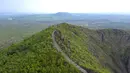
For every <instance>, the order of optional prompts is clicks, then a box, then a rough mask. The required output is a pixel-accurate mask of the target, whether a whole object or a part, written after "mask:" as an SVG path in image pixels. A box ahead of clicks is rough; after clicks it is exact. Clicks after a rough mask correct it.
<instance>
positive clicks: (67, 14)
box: [54, 12, 72, 16]
mask: <svg viewBox="0 0 130 73" xmlns="http://www.w3.org/2000/svg"><path fill="white" fill-rule="evenodd" d="M54 15H56V16H72V14H71V13H68V12H58V13H56V14H54Z"/></svg>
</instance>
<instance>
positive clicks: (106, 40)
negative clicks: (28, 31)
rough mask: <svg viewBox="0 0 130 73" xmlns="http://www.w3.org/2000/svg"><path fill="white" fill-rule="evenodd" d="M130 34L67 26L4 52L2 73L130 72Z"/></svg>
mask: <svg viewBox="0 0 130 73" xmlns="http://www.w3.org/2000/svg"><path fill="white" fill-rule="evenodd" d="M129 47H130V34H129V33H128V32H126V31H124V30H118V29H101V30H92V29H88V28H84V27H81V26H74V25H70V24H67V23H62V24H58V25H53V26H50V27H49V28H47V29H45V30H43V31H41V32H39V33H37V34H35V35H33V36H31V37H29V38H26V39H25V40H24V41H22V42H20V43H18V44H13V45H12V46H10V47H9V48H7V49H3V50H1V51H0V73H5V72H6V73H130V49H129Z"/></svg>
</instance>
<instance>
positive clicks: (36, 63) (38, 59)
mask: <svg viewBox="0 0 130 73" xmlns="http://www.w3.org/2000/svg"><path fill="white" fill-rule="evenodd" d="M53 30H54V28H53V27H50V28H48V29H46V30H44V31H41V32H39V33H37V34H35V35H33V36H32V37H30V38H27V39H25V40H24V41H22V42H20V43H18V44H13V45H12V46H11V47H9V48H7V49H3V50H2V51H0V73H79V71H78V70H77V69H76V68H75V67H74V66H72V65H70V64H69V63H68V62H67V61H66V60H65V59H64V58H63V57H62V56H61V54H60V53H58V52H57V51H56V49H55V48H54V47H53V42H52V38H51V34H52V32H53Z"/></svg>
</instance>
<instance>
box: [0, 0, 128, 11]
mask: <svg viewBox="0 0 130 73" xmlns="http://www.w3.org/2000/svg"><path fill="white" fill-rule="evenodd" d="M129 3H130V1H129V0H0V13H4V12H12V13H13V12H14V13H17V12H18V13H19V12H21V13H22V12H24V13H56V12H71V13H130V8H129V7H130V4H129Z"/></svg>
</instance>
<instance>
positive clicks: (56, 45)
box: [52, 30, 88, 73]
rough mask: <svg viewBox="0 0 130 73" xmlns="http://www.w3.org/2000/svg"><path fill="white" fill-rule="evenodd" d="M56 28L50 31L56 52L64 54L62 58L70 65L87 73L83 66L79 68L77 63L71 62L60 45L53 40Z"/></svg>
mask: <svg viewBox="0 0 130 73" xmlns="http://www.w3.org/2000/svg"><path fill="white" fill-rule="evenodd" d="M55 32H56V30H55V31H54V32H53V33H52V39H53V44H54V46H55V48H56V49H57V51H58V52H61V54H62V55H63V56H64V58H65V59H66V60H67V61H68V62H69V63H70V64H72V65H74V66H75V67H77V68H78V69H79V70H80V71H81V72H82V73H88V72H87V71H86V70H84V69H83V68H81V67H80V66H79V65H77V64H76V63H75V62H73V61H72V60H71V59H70V58H69V57H68V56H67V55H66V54H65V53H64V52H63V51H62V50H61V48H60V46H59V45H58V44H57V42H56V41H55V34H54V33H55Z"/></svg>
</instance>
